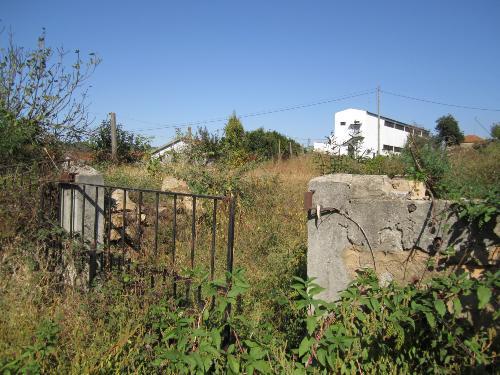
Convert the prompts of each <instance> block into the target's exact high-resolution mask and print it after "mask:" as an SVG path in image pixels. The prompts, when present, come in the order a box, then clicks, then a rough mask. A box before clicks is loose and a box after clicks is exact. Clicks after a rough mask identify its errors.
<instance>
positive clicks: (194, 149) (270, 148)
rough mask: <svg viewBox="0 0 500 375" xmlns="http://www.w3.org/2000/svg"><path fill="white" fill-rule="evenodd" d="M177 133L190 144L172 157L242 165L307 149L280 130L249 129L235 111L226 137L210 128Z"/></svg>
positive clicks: (286, 155)
mask: <svg viewBox="0 0 500 375" xmlns="http://www.w3.org/2000/svg"><path fill="white" fill-rule="evenodd" d="M177 137H178V138H182V139H184V140H185V141H186V142H187V143H188V147H186V149H184V150H183V151H182V153H180V154H181V155H178V154H177V153H176V152H172V154H173V155H171V156H173V158H171V159H173V160H174V161H175V160H179V159H180V160H185V161H190V162H195V163H196V164H208V163H214V162H218V163H219V164H225V165H227V166H229V167H236V168H239V167H242V166H244V165H245V164H247V163H252V162H255V161H265V160H273V159H274V160H277V159H289V158H290V157H293V156H297V155H299V154H302V153H303V152H304V150H303V148H302V146H301V145H300V144H299V143H297V142H296V141H295V140H293V139H291V138H288V137H286V136H284V135H283V134H280V133H278V132H277V131H266V130H264V129H262V128H259V129H256V130H252V131H245V129H244V127H243V124H242V123H241V120H240V119H239V118H238V116H236V114H235V113H233V114H232V115H231V116H230V117H229V118H228V120H227V123H226V125H225V127H224V134H223V136H222V137H220V136H219V135H218V134H217V133H210V131H208V129H207V128H198V130H197V132H196V133H195V134H194V135H193V136H191V134H190V133H187V134H182V133H180V134H177ZM153 163H155V162H154V161H153Z"/></svg>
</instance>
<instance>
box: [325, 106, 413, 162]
mask: <svg viewBox="0 0 500 375" xmlns="http://www.w3.org/2000/svg"><path fill="white" fill-rule="evenodd" d="M356 122H359V124H360V125H359V131H360V135H361V136H362V137H364V139H363V142H362V145H361V151H360V152H361V153H365V155H366V156H375V155H376V153H377V148H378V119H377V116H374V115H372V114H370V113H368V112H367V111H364V110H360V109H353V108H349V109H345V110H343V111H339V112H337V113H335V120H334V135H335V140H336V142H337V144H342V143H344V142H346V141H348V140H349V139H350V138H351V135H352V133H353V131H354V129H353V127H355V123H356ZM342 123H345V125H342ZM407 137H408V133H407V132H406V131H404V130H399V129H396V128H389V127H387V126H385V120H384V119H383V118H381V119H380V152H381V153H382V154H385V155H387V154H390V153H391V152H389V151H384V150H383V145H389V146H393V147H401V148H402V147H404V145H405V143H406V139H407ZM347 151H348V148H347V146H345V147H342V148H341V151H340V153H341V154H342V155H346V154H347Z"/></svg>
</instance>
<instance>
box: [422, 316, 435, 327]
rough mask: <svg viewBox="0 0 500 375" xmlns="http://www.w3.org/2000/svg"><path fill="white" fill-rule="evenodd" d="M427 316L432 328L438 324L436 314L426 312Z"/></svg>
mask: <svg viewBox="0 0 500 375" xmlns="http://www.w3.org/2000/svg"><path fill="white" fill-rule="evenodd" d="M425 317H426V319H427V322H428V323H429V325H430V326H431V328H434V327H435V326H436V319H435V318H434V315H432V314H431V313H429V312H425Z"/></svg>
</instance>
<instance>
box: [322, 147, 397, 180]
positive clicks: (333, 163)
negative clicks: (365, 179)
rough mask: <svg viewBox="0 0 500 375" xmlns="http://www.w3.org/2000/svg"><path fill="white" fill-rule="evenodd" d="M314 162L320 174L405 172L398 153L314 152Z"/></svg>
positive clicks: (393, 173)
mask: <svg viewBox="0 0 500 375" xmlns="http://www.w3.org/2000/svg"><path fill="white" fill-rule="evenodd" d="M314 162H315V165H316V168H317V170H318V171H319V172H320V173H321V174H330V173H352V174H378V175H381V174H383V175H388V176H389V177H394V176H401V175H403V174H404V173H405V165H404V161H403V159H402V158H401V156H399V155H390V156H382V155H381V156H376V157H374V158H353V157H351V156H349V155H326V154H320V153H315V154H314Z"/></svg>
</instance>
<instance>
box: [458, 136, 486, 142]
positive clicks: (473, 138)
mask: <svg viewBox="0 0 500 375" xmlns="http://www.w3.org/2000/svg"><path fill="white" fill-rule="evenodd" d="M483 141H484V139H483V138H481V137H478V136H477V135H474V134H469V135H466V136H465V137H464V142H463V143H481V142H483Z"/></svg>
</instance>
